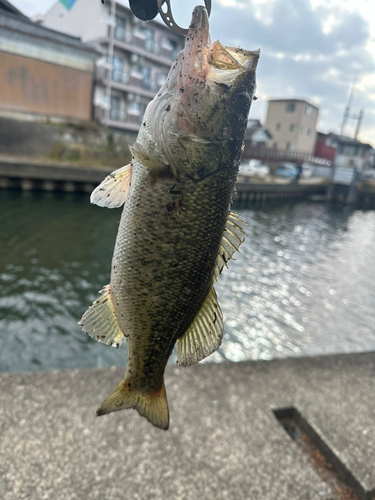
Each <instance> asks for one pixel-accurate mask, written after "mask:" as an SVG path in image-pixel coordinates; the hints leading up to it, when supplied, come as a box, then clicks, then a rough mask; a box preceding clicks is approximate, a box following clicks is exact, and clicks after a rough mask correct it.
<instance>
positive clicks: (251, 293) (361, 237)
mask: <svg viewBox="0 0 375 500" xmlns="http://www.w3.org/2000/svg"><path fill="white" fill-rule="evenodd" d="M235 209H236V210H237V211H238V212H240V213H241V214H242V216H243V218H244V220H245V221H246V222H247V223H248V228H247V232H248V234H249V236H248V238H247V239H246V241H245V243H244V244H243V245H242V247H241V254H237V260H236V261H235V262H233V261H231V262H230V263H229V269H225V270H224V272H223V276H222V277H221V278H220V279H219V281H218V283H217V285H216V289H217V292H218V297H219V302H220V304H221V306H222V309H223V313H224V320H225V337H224V342H223V345H222V347H221V348H220V349H219V351H218V352H217V353H215V354H214V355H213V356H211V357H210V358H209V360H210V361H222V360H224V359H226V360H230V361H240V360H246V359H271V358H273V357H285V356H300V355H313V354H325V353H336V352H353V351H365V350H373V349H375V329H374V326H373V325H374V324H375V308H374V305H375V280H374V274H375V273H374V270H375V251H374V249H375V212H363V211H352V210H350V209H348V208H342V207H330V206H328V205H325V204H317V203H309V202H306V203H292V204H274V205H267V206H263V207H261V208H256V207H254V206H247V207H246V206H240V207H239V206H237V207H235ZM120 214H121V212H120V211H119V210H107V209H103V208H99V207H95V206H92V205H90V203H89V201H88V196H87V195H82V194H69V193H41V192H20V191H0V371H25V370H40V369H55V368H75V367H90V366H109V365H124V364H125V359H126V347H125V346H122V347H121V348H120V349H119V350H117V349H114V348H110V347H107V346H104V345H102V344H98V343H97V342H95V341H94V340H92V339H90V338H89V337H87V336H86V335H85V334H83V332H82V331H81V330H80V328H79V327H78V326H77V321H78V320H79V319H80V317H81V315H82V313H83V312H84V311H85V310H86V308H87V306H88V305H90V304H91V303H92V301H93V300H95V298H96V297H97V292H98V290H100V289H101V288H102V286H103V285H105V284H107V283H108V282H109V273H110V262H111V257H112V252H113V247H114V242H115V237H116V233H117V227H118V221H119V219H120ZM174 359H175V358H174Z"/></svg>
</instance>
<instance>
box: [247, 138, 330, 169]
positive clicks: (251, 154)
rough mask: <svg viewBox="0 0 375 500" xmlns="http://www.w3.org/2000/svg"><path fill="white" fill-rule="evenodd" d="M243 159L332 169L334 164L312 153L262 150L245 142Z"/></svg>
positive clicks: (271, 149)
mask: <svg viewBox="0 0 375 500" xmlns="http://www.w3.org/2000/svg"><path fill="white" fill-rule="evenodd" d="M242 158H243V159H252V160H263V161H280V162H283V161H290V162H311V163H318V164H319V165H325V166H327V167H330V166H331V165H332V162H331V161H330V160H326V159H325V158H318V157H316V156H314V155H312V154H311V153H305V152H303V151H302V152H301V151H290V150H280V149H273V148H262V147H254V146H249V145H248V144H246V142H245V149H244V151H243V153H242Z"/></svg>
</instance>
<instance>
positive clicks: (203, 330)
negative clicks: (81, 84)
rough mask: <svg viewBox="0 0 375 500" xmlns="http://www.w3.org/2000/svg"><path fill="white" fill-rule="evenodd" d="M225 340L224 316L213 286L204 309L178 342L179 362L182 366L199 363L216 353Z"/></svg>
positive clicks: (203, 306)
mask: <svg viewBox="0 0 375 500" xmlns="http://www.w3.org/2000/svg"><path fill="white" fill-rule="evenodd" d="M222 339H223V314H222V312H221V309H220V306H219V304H218V302H217V297H216V292H215V289H214V287H213V286H211V288H210V290H209V292H208V294H207V297H206V299H205V301H204V302H203V304H202V307H201V308H200V310H199V311H198V314H197V315H196V316H195V318H194V321H193V322H192V324H191V325H190V326H189V328H188V329H187V330H186V332H185V333H184V335H183V336H182V337H181V338H179V339H178V340H177V362H178V364H179V365H181V366H190V365H195V364H196V363H199V361H201V360H202V359H204V358H206V357H207V356H209V355H210V354H212V353H213V352H215V351H216V349H218V347H219V346H220V344H221V341H222Z"/></svg>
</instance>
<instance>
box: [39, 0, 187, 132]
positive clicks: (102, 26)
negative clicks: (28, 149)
mask: <svg viewBox="0 0 375 500" xmlns="http://www.w3.org/2000/svg"><path fill="white" fill-rule="evenodd" d="M37 20H38V22H40V23H41V24H43V25H44V26H46V27H48V28H52V29H55V30H58V31H61V32H63V33H67V34H70V35H74V36H78V37H80V38H81V39H82V41H84V42H87V43H89V44H90V45H92V46H94V47H95V48H96V49H97V50H99V51H100V52H101V54H102V57H101V58H100V59H99V61H98V63H97V70H96V82H95V90H94V97H93V103H94V117H95V118H96V120H98V121H99V122H100V123H102V124H104V125H108V126H110V127H114V128H118V129H123V130H126V131H137V130H138V129H139V126H140V124H141V120H142V117H143V114H144V111H145V109H146V106H147V104H148V103H149V102H150V101H151V99H153V97H154V95H155V94H156V92H157V90H158V89H159V88H160V87H161V85H162V84H163V83H164V81H165V79H166V76H167V74H168V71H169V68H170V66H171V65H172V62H173V61H174V59H175V58H176V55H177V53H178V52H179V51H180V50H182V48H183V44H184V37H183V36H181V35H178V34H177V33H174V32H172V31H171V30H170V29H169V28H167V26H165V25H164V24H162V23H161V22H159V21H151V22H148V23H145V22H143V21H139V20H138V19H137V18H135V17H134V15H133V14H132V13H131V11H130V9H129V8H128V7H126V6H125V5H123V4H122V3H119V2H117V1H115V0H107V1H106V3H105V4H102V3H101V2H100V1H99V0H95V1H93V0H60V1H58V2H57V3H56V4H55V5H54V6H53V7H51V9H50V10H49V11H48V12H47V13H46V14H45V15H44V16H40V17H39V18H38V19H37Z"/></svg>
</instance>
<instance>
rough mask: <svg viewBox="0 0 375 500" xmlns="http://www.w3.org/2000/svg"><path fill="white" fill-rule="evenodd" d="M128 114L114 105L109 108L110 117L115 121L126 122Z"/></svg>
mask: <svg viewBox="0 0 375 500" xmlns="http://www.w3.org/2000/svg"><path fill="white" fill-rule="evenodd" d="M127 117H128V114H127V112H126V111H122V110H121V109H119V108H114V107H112V108H111V109H110V110H109V119H110V120H112V121H114V122H126V120H127Z"/></svg>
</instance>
